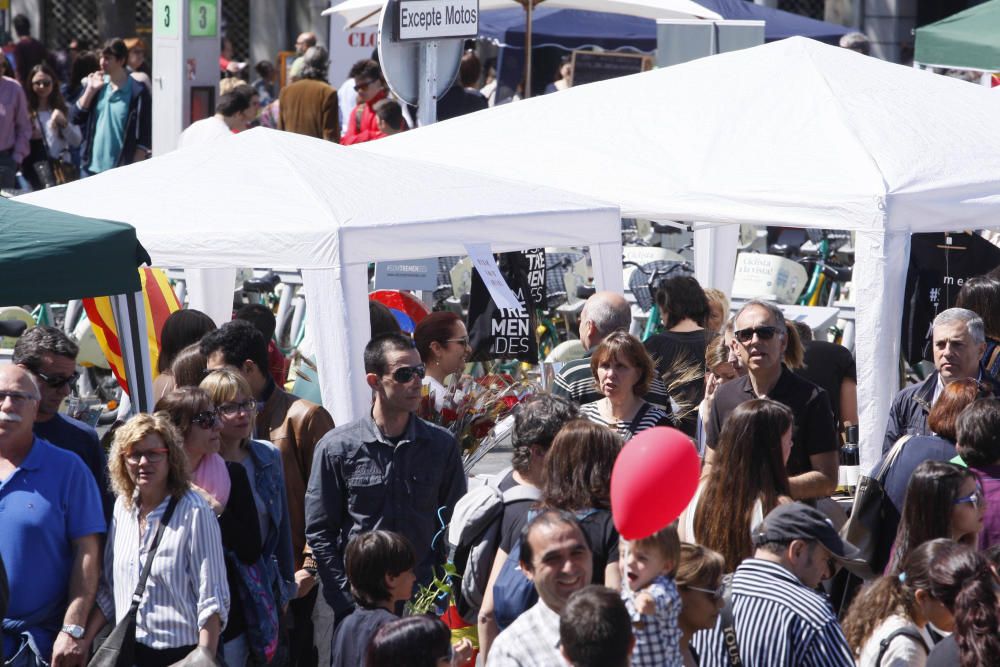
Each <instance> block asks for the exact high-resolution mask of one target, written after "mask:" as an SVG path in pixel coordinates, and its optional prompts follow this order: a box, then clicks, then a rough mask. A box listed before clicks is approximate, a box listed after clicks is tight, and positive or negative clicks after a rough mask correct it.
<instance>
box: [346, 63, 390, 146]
mask: <svg viewBox="0 0 1000 667" xmlns="http://www.w3.org/2000/svg"><path fill="white" fill-rule="evenodd" d="M355 68H357V69H355ZM351 71H352V72H355V71H356V72H357V74H355V75H354V90H355V92H356V93H357V94H358V104H357V106H355V107H354V109H353V110H352V111H351V113H349V114H348V115H347V118H345V119H344V127H343V128H342V129H343V134H342V136H341V137H340V143H341V144H343V145H344V146H350V145H351V144H360V143H363V142H365V141H372V140H374V139H381V138H382V137H384V136H385V134H383V133H382V131H381V130H379V129H378V116H377V115H375V105H376V104H377V103H378V102H379V101H380V100H383V99H385V98H386V96H387V95H388V91H387V90H386V87H385V81H384V80H383V79H382V69H381V68H380V67H379V65H378V63H377V62H375V61H374V60H367V61H365V62H364V64H356V65H355V66H354V68H351Z"/></svg>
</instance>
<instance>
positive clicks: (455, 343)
mask: <svg viewBox="0 0 1000 667" xmlns="http://www.w3.org/2000/svg"><path fill="white" fill-rule="evenodd" d="M413 343H414V345H416V346H417V352H419V353H420V360H421V361H423V362H424V366H425V367H426V369H427V375H426V376H425V377H424V380H423V382H424V386H426V387H427V388H428V389H429V390H430V393H431V394H433V396H434V409H435V410H437V411H438V412H440V411H441V410H442V409H443V408H445V407H450V406H451V405H454V404H456V403H458V402H459V401H460V400H461V393H460V392H459V393H455V392H454V390H452V393H451V394H449V390H448V388H447V387H446V386H445V382H446V381H447V379H448V376H449V375H451V376H453V378H452V383H455V382H456V381H457V380H458V379H459V378H460V377H461V375H462V371H463V370H464V369H465V363H466V362H467V361H468V360H469V355H471V354H472V348H471V347H469V332H468V331H466V329H465V324H464V323H463V322H462V318H461V317H459V316H458V315H456V314H455V313H452V312H450V311H440V312H436V313H431V314H430V315H428V316H427V317H425V318H424V319H422V320H420V322H419V323H418V324H417V326H416V328H415V329H414V330H413Z"/></svg>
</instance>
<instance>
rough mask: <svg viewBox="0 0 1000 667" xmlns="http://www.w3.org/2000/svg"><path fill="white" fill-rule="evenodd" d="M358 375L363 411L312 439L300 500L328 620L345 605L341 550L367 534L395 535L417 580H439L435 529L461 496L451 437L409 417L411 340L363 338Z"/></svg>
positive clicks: (417, 374)
mask: <svg viewBox="0 0 1000 667" xmlns="http://www.w3.org/2000/svg"><path fill="white" fill-rule="evenodd" d="M365 373H366V374H367V377H366V380H367V382H368V386H369V387H371V389H372V393H373V394H374V402H373V403H372V410H371V413H370V414H369V415H366V416H364V417H362V418H361V419H359V420H357V421H355V422H352V423H350V424H345V425H343V426H339V427H337V428H336V429H334V430H333V431H331V432H330V433H328V434H327V435H326V436H325V437H324V438H323V439H322V440H321V441H320V443H319V445H318V446H317V448H316V457H315V464H314V465H313V469H312V475H311V476H310V478H309V491H308V492H307V494H306V535H307V537H308V540H309V546H310V547H312V551H313V556H314V557H315V558H316V560H317V562H318V563H319V573H320V579H321V581H322V591H323V594H324V595H325V597H326V600H327V602H328V603H329V604H330V606H331V607H332V608H333V610H334V613H335V614H336V617H337V620H338V621H339V620H340V619H342V618H344V617H345V616H346V615H347V614H348V613H349V612H350V611H351V610H352V609H353V607H354V600H353V598H352V597H351V594H350V589H349V585H348V582H347V577H346V576H345V573H344V548H345V547H346V545H347V543H348V542H350V540H351V539H352V538H353V537H354V536H355V535H357V534H359V533H362V532H365V531H368V530H374V529H376V528H378V529H380V530H391V531H395V532H397V533H401V534H402V535H405V536H406V537H407V538H408V539H409V540H410V542H411V544H412V545H413V549H414V552H415V553H416V556H417V566H416V568H415V572H416V575H417V580H418V582H419V583H420V584H423V585H426V584H429V583H430V581H431V578H432V575H434V574H436V575H440V574H441V573H442V571H441V567H442V566H443V565H444V563H445V555H446V554H445V542H446V540H445V535H444V532H443V530H444V527H445V526H447V525H448V523H449V521H450V520H451V513H452V510H453V509H454V507H455V503H456V502H457V501H458V499H459V498H461V497H462V496H463V495H464V494H465V491H466V480H465V472H464V470H463V468H462V461H461V458H460V457H459V452H458V446H457V445H456V443H455V439H454V438H453V437H452V436H451V434H450V433H448V432H447V431H445V430H444V429H442V428H439V427H437V426H435V425H433V424H430V423H428V422H425V421H423V420H422V419H419V418H418V417H417V416H416V410H417V408H418V407H419V405H420V400H421V395H422V391H421V379H423V377H424V375H425V373H426V371H425V369H424V366H423V364H422V363H421V360H420V355H419V354H418V353H417V350H416V348H415V347H414V345H413V341H412V340H410V338H409V337H408V336H405V335H403V334H398V333H390V334H382V335H380V336H377V337H375V338H373V339H372V340H371V341H370V342H369V343H368V345H367V346H366V347H365ZM318 631H319V629H318V628H317V632H318Z"/></svg>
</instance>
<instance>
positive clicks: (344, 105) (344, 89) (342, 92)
mask: <svg viewBox="0 0 1000 667" xmlns="http://www.w3.org/2000/svg"><path fill="white" fill-rule="evenodd" d="M357 105H358V93H357V91H355V90H354V79H353V78H350V79H348V80H347V81H345V82H344V83H342V84H340V88H338V89H337V109H338V111H339V112H340V134H342V135H343V134H344V133H346V132H347V119H348V118H349V117H350V115H351V112H352V111H353V110H354V107H356V106H357Z"/></svg>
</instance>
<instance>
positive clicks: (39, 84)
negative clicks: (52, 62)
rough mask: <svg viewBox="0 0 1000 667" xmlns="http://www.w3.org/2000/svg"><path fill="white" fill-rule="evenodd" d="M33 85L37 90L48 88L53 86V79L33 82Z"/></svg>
mask: <svg viewBox="0 0 1000 667" xmlns="http://www.w3.org/2000/svg"><path fill="white" fill-rule="evenodd" d="M31 85H32V86H34V87H35V88H48V87H49V86H51V85H52V79H39V80H38V81H32V82H31Z"/></svg>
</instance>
